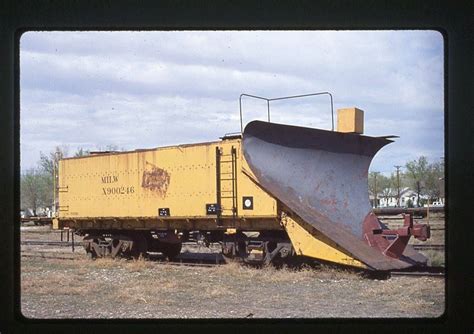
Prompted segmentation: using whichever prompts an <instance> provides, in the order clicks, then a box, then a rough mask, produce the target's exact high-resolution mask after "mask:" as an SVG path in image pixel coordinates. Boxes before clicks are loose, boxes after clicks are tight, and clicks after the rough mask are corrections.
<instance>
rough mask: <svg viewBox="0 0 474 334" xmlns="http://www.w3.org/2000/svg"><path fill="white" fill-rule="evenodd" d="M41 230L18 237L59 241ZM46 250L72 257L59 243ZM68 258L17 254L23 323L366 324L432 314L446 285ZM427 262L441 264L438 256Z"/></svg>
mask: <svg viewBox="0 0 474 334" xmlns="http://www.w3.org/2000/svg"><path fill="white" fill-rule="evenodd" d="M48 230H49V228H48V227H27V228H22V239H28V240H32V239H37V240H52V239H53V240H59V234H57V233H55V234H53V233H51V232H50V231H48ZM39 231H43V233H38V232H39ZM33 232H35V233H33ZM441 239H443V240H444V237H443V238H441ZM196 249H197V250H198V251H199V252H201V253H204V252H206V253H207V255H211V254H212V253H216V252H218V248H217V247H215V248H211V249H207V248H204V247H202V248H196V247H194V251H196ZM22 250H26V251H28V252H34V251H36V250H37V248H35V246H22ZM41 250H45V248H44V247H42V248H41ZM47 250H48V251H55V252H57V253H61V254H64V255H72V253H71V249H70V248H67V247H54V246H51V247H49V248H48V249H47ZM184 251H186V249H184ZM188 251H189V249H188ZM209 253H211V254H209ZM75 254H76V255H78V256H76V257H75V258H74V259H71V260H65V259H46V258H38V257H33V258H30V257H22V260H21V311H22V314H23V315H24V316H25V317H27V318H46V319H50V318H183V319H184V318H334V317H343V318H353V317H364V318H366V317H368V318H371V317H438V316H440V315H441V314H442V313H443V312H444V299H445V291H444V288H445V282H444V279H443V278H440V277H407V276H393V277H392V278H389V279H386V280H376V279H370V278H366V277H363V276H362V275H360V274H358V273H355V272H351V271H347V270H341V269H335V268H330V267H324V266H323V267H320V268H310V267H303V268H302V269H299V270H294V269H288V268H283V269H275V268H273V267H265V268H260V269H258V268H252V267H247V266H243V265H241V264H239V263H236V262H229V263H227V264H224V265H219V266H213V267H196V266H186V265H182V266H176V265H171V264H167V263H163V262H157V261H150V260H112V259H98V260H95V261H92V260H88V259H86V257H85V253H84V251H83V250H82V249H81V248H79V249H76V252H75ZM79 254H82V256H81V255H79ZM440 254H441V255H440ZM434 256H435V257H436V256H437V257H441V258H438V259H436V261H440V262H444V254H443V253H442V252H441V253H440V252H437V253H436V254H435V255H434Z"/></svg>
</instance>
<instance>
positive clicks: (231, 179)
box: [221, 178, 235, 181]
mask: <svg viewBox="0 0 474 334" xmlns="http://www.w3.org/2000/svg"><path fill="white" fill-rule="evenodd" d="M233 180H235V179H234V178H230V179H221V181H233Z"/></svg>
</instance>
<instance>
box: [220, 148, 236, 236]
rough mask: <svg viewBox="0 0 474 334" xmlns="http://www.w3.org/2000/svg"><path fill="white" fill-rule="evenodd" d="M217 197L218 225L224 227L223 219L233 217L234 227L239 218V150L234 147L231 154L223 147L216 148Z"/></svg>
mask: <svg viewBox="0 0 474 334" xmlns="http://www.w3.org/2000/svg"><path fill="white" fill-rule="evenodd" d="M216 195H217V225H218V226H222V225H223V222H222V217H223V216H224V217H229V216H232V226H233V227H234V226H235V221H236V218H237V214H238V211H237V207H238V205H237V150H236V149H235V147H234V146H232V148H231V150H230V153H225V152H224V151H223V147H216Z"/></svg>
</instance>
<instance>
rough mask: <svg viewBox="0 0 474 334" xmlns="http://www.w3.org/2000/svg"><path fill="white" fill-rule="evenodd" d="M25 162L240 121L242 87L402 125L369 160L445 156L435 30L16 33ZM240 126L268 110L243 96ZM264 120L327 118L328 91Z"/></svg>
mask: <svg viewBox="0 0 474 334" xmlns="http://www.w3.org/2000/svg"><path fill="white" fill-rule="evenodd" d="M20 89H21V93H20V94H21V95H20V99H21V108H20V112H21V114H20V129H21V133H20V145H21V168H22V170H25V169H28V168H32V167H34V166H36V164H37V161H38V159H39V156H40V151H41V152H43V153H48V152H50V151H52V150H53V149H54V147H55V146H57V145H61V146H66V147H67V148H68V151H69V153H74V152H75V151H76V150H77V149H78V148H79V147H82V148H83V149H88V150H97V149H99V148H104V147H105V146H107V145H116V146H118V147H120V148H124V149H127V150H134V149H136V148H152V147H157V146H162V145H173V144H183V143H192V142H202V141H212V140H216V139H218V137H220V136H222V135H224V134H225V133H230V132H237V131H240V122H239V100H238V97H239V95H240V94H241V93H248V94H254V95H260V96H265V97H270V98H271V97H278V96H287V95H295V94H305V93H314V92H320V91H329V92H331V93H332V94H333V96H334V109H335V110H336V109H338V108H344V107H353V106H356V107H358V108H361V109H363V110H364V111H365V125H364V126H365V129H364V130H365V134H367V135H373V136H381V135H398V136H400V138H399V139H397V140H396V141H395V143H392V144H390V145H388V146H386V147H385V148H383V149H382V150H381V151H380V152H379V153H378V154H377V155H376V157H375V159H374V160H373V162H372V165H371V170H376V171H381V172H383V173H390V172H392V171H393V170H394V168H393V166H394V165H404V164H405V162H406V161H408V160H412V159H415V158H417V157H419V156H420V155H425V156H427V157H428V158H429V159H430V160H431V161H434V160H439V159H440V157H442V156H444V144H443V141H444V127H443V122H444V115H443V113H444V109H443V99H444V96H443V39H442V36H441V35H440V34H439V33H438V32H435V31H324V32H323V31H221V32H214V31H207V32H203V31H170V32H28V33H25V34H24V35H23V36H22V37H21V40H20ZM243 105H244V125H245V123H247V122H249V121H250V120H253V119H263V120H265V117H266V104H265V102H263V101H254V100H244V102H243ZM271 110H272V121H274V122H279V123H288V124H295V125H302V126H310V127H317V128H322V129H330V128H331V117H330V116H331V114H330V104H329V99H328V97H327V96H320V97H311V98H304V99H300V100H290V101H281V102H274V103H273V104H272V109H271Z"/></svg>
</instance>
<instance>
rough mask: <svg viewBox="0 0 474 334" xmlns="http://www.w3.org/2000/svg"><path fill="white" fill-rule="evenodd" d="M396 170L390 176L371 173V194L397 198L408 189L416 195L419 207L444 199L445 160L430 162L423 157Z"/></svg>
mask: <svg viewBox="0 0 474 334" xmlns="http://www.w3.org/2000/svg"><path fill="white" fill-rule="evenodd" d="M397 167H398V168H397ZM394 168H396V170H395V169H394V171H393V172H392V173H391V175H390V176H385V175H383V174H381V173H379V172H377V171H371V172H370V173H369V192H370V194H372V195H373V196H374V197H378V196H381V197H382V198H388V197H394V196H395V197H396V196H398V194H399V191H401V190H402V189H404V188H407V187H408V188H410V189H411V190H413V191H414V192H415V193H416V195H417V198H418V199H417V203H418V205H419V206H421V205H423V204H426V201H427V200H429V201H430V202H433V201H435V200H437V199H438V198H440V197H444V160H440V161H435V162H429V161H428V159H427V158H426V157H425V156H421V157H419V158H418V159H416V160H412V161H408V162H407V163H406V164H405V166H394ZM402 168H403V169H402ZM397 174H398V175H397ZM398 200H399V199H398Z"/></svg>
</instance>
